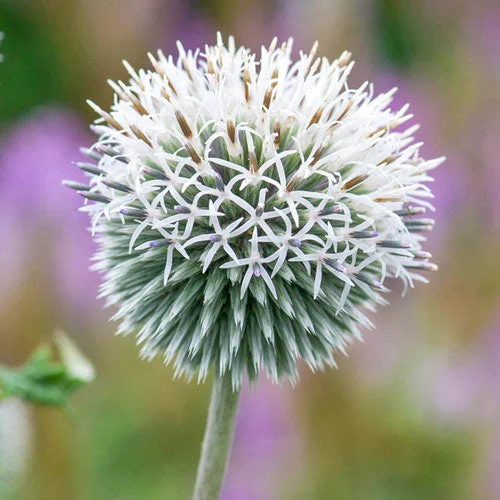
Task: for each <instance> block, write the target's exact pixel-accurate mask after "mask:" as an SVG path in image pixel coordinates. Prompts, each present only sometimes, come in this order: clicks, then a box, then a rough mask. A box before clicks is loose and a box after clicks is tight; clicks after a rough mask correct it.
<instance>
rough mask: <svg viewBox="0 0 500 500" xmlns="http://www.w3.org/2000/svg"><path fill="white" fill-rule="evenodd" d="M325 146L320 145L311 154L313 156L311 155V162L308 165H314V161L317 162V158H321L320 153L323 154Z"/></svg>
mask: <svg viewBox="0 0 500 500" xmlns="http://www.w3.org/2000/svg"><path fill="white" fill-rule="evenodd" d="M325 149H326V148H325V146H320V147H319V148H318V149H317V150H316V151H315V152H314V154H313V157H312V160H311V163H310V164H309V166H310V167H313V166H314V165H316V163H318V161H319V159H320V158H321V155H322V154H323V152H324V151H325Z"/></svg>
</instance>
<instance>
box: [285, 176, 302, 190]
mask: <svg viewBox="0 0 500 500" xmlns="http://www.w3.org/2000/svg"><path fill="white" fill-rule="evenodd" d="M298 182H299V179H298V178H297V176H296V175H294V176H293V177H292V178H291V179H290V182H289V183H288V184H287V185H286V188H285V189H286V192H287V193H290V192H291V191H293V190H294V189H295V186H296V185H297V183H298Z"/></svg>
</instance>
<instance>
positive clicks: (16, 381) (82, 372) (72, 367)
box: [0, 335, 93, 407]
mask: <svg viewBox="0 0 500 500" xmlns="http://www.w3.org/2000/svg"><path fill="white" fill-rule="evenodd" d="M57 342H58V347H59V351H60V356H61V359H62V361H54V360H53V356H52V350H51V349H50V347H49V346H41V347H39V348H38V349H37V350H36V351H35V352H34V353H33V354H32V355H31V357H30V358H29V360H28V361H27V362H26V363H25V364H24V365H23V366H21V367H19V368H8V367H5V366H0V400H1V399H6V398H8V397H19V398H21V399H24V400H25V401H29V402H31V403H36V404H40V405H44V406H61V407H64V406H66V405H67V403H68V399H69V398H70V396H71V395H72V394H73V393H74V392H75V391H76V390H77V389H78V388H80V387H82V386H83V385H85V384H86V383H88V382H90V381H91V380H92V379H93V368H92V366H91V365H90V364H89V362H88V361H87V360H86V359H85V358H83V357H82V356H81V355H80V354H79V353H78V351H76V348H75V347H74V346H73V345H72V344H70V343H69V340H68V339H67V338H66V337H62V336H61V335H59V337H58V339H57Z"/></svg>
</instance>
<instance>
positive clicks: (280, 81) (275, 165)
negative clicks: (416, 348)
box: [67, 35, 442, 389]
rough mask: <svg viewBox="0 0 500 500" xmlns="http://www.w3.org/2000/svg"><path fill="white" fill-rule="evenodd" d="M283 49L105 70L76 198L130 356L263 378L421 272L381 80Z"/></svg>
mask: <svg viewBox="0 0 500 500" xmlns="http://www.w3.org/2000/svg"><path fill="white" fill-rule="evenodd" d="M316 49H317V45H315V46H314V47H313V48H312V50H311V51H310V52H309V53H302V52H300V53H299V56H298V59H297V60H295V61H294V60H293V59H292V40H289V41H287V42H286V43H284V44H282V45H281V46H278V44H277V41H276V40H273V42H272V43H271V45H270V46H269V47H268V48H265V47H263V48H262V50H261V54H260V56H257V55H256V54H253V53H251V52H250V51H249V50H247V49H245V48H238V49H237V48H236V47H235V42H234V39H233V38H229V41H228V44H227V46H225V45H224V44H223V41H222V39H221V37H220V35H219V36H218V40H217V44H216V45H215V46H206V47H205V49H204V50H203V51H200V50H196V51H194V52H192V51H186V50H185V49H184V48H183V46H182V45H181V44H180V43H179V44H178V50H179V56H178V58H177V59H174V58H173V57H172V56H168V57H167V56H165V55H164V54H163V53H162V52H161V51H159V52H158V55H157V56H153V55H151V54H149V57H150V60H151V64H152V67H153V69H152V70H139V71H135V70H134V69H133V68H132V67H131V66H130V65H129V64H128V63H126V62H125V63H124V64H125V67H126V69H127V71H128V73H129V75H130V79H129V81H128V83H125V82H122V81H119V82H112V81H109V84H110V86H111V87H112V89H113V90H114V92H115V99H114V104H113V105H112V107H111V110H110V111H109V112H107V111H104V110H103V109H101V108H100V107H98V106H97V105H96V104H94V103H92V102H90V101H89V104H90V105H91V106H92V108H93V109H94V110H95V111H96V112H97V113H98V115H99V119H98V120H97V121H96V123H95V125H94V126H93V130H94V131H95V133H96V134H97V136H98V139H97V142H96V143H95V144H94V145H93V146H92V147H91V148H90V149H88V150H85V152H86V154H87V155H88V157H89V158H90V161H89V162H87V163H78V164H77V166H78V167H79V168H80V169H82V170H84V171H85V172H87V174H88V176H89V184H88V185H85V184H80V183H74V182H67V185H68V186H69V187H71V188H73V189H76V190H77V191H78V192H79V193H80V194H81V195H82V196H83V197H84V198H85V199H86V200H87V202H90V203H87V204H86V205H85V206H84V208H83V210H85V211H88V212H89V215H90V218H91V223H92V231H93V234H94V235H95V238H96V240H97V242H98V244H99V251H98V253H97V254H96V256H95V260H96V263H95V265H94V268H95V269H96V270H98V271H100V272H101V273H103V284H102V289H101V295H102V296H103V297H106V298H107V304H109V305H116V306H117V308H118V309H117V313H116V314H115V316H114V318H115V319H116V320H119V321H120V327H119V332H120V333H123V334H127V333H132V332H138V341H139V343H140V344H141V345H142V354H143V355H144V356H145V357H147V358H152V357H154V356H156V355H157V354H161V355H163V357H164V360H165V362H166V363H169V362H170V361H172V362H173V363H174V366H175V368H176V372H177V373H178V374H185V375H187V376H189V377H191V376H193V375H195V374H197V375H198V378H199V379H204V378H205V377H206V376H207V374H208V373H209V370H210V369H211V368H212V367H213V368H214V369H215V371H216V373H217V374H219V375H220V376H222V375H225V374H226V375H227V374H228V375H230V378H231V383H232V386H233V388H235V389H237V388H239V387H240V386H241V382H242V379H243V377H244V374H245V373H247V374H248V377H249V378H250V379H251V380H254V379H255V378H256V377H257V376H258V374H259V373H260V372H265V373H266V374H267V376H268V377H270V378H271V379H273V380H275V381H277V380H279V379H280V378H282V377H286V378H288V379H291V380H292V381H293V380H295V379H296V377H297V362H298V360H300V359H302V360H304V361H305V362H306V363H307V365H309V367H310V368H311V369H313V370H316V369H321V368H323V367H324V366H325V365H334V364H335V362H334V358H333V353H334V352H335V351H341V352H344V351H345V349H346V347H347V345H348V344H349V343H350V342H351V341H352V340H353V338H356V337H359V336H360V328H363V327H369V326H370V322H369V320H368V319H367V318H366V316H365V314H364V312H363V311H365V310H374V309H375V307H376V305H377V304H383V303H385V300H384V299H383V297H382V295H381V294H382V292H385V291H386V290H387V288H386V286H385V284H384V283H385V282H386V279H387V278H399V279H401V280H402V281H403V282H404V284H405V286H408V285H409V286H413V283H414V282H415V281H425V279H424V278H423V277H422V276H421V275H420V274H419V271H429V270H434V269H435V268H436V266H435V265H434V264H432V263H431V262H430V261H429V259H430V257H431V256H430V254H428V253H427V252H425V251H423V250H422V247H421V245H422V242H423V241H424V240H425V238H424V235H423V233H425V232H426V231H429V230H431V229H432V227H433V224H434V221H433V220H432V219H430V218H423V217H421V216H422V215H423V214H424V212H425V211H426V210H432V205H431V204H430V202H429V200H430V198H432V194H431V192H430V190H429V188H428V187H427V186H426V185H425V183H426V182H427V181H430V180H431V178H430V177H429V175H428V171H429V170H431V169H432V168H434V167H436V166H437V165H438V164H439V163H441V161H442V159H441V158H439V159H431V160H424V159H423V158H421V157H420V156H419V148H420V146H421V143H418V142H415V140H414V138H413V134H414V132H415V131H416V130H417V128H418V127H417V126H411V127H409V128H406V127H405V126H404V124H405V123H406V122H407V121H408V120H409V119H410V118H411V115H409V114H408V106H404V107H403V108H402V109H399V110H391V109H390V107H389V106H390V103H391V98H392V95H393V93H394V92H395V89H393V90H392V91H390V92H388V93H385V94H380V95H375V94H374V90H373V87H372V86H371V85H370V84H368V83H365V84H363V85H362V86H361V87H359V88H350V87H349V86H348V83H347V78H348V75H349V74H350V72H351V70H352V68H353V62H351V60H350V59H351V54H350V53H349V52H344V53H343V54H341V56H340V57H339V58H338V59H336V60H334V61H333V62H330V61H328V60H327V59H326V58H319V57H316Z"/></svg>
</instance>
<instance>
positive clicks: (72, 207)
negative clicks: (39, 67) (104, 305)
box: [0, 108, 97, 312]
mask: <svg viewBox="0 0 500 500" xmlns="http://www.w3.org/2000/svg"><path fill="white" fill-rule="evenodd" d="M88 142H89V137H88V134H87V132H86V130H85V127H84V126H83V125H82V122H80V120H79V119H78V117H77V116H76V115H74V114H73V113H71V112H70V111H67V110H63V109H56V108H44V109H39V110H37V111H35V112H34V113H33V114H31V115H30V116H28V117H27V118H25V119H24V120H23V121H21V122H20V123H18V124H17V125H15V126H14V127H13V128H12V129H11V130H10V131H9V132H8V133H7V135H6V136H4V137H3V140H2V143H1V146H0V237H1V238H2V241H3V242H4V245H3V249H2V257H1V259H0V269H1V273H2V278H3V279H2V282H1V286H0V293H2V292H6V291H9V290H11V288H12V287H13V286H15V285H16V284H17V283H19V281H20V280H22V279H24V278H26V275H25V273H26V270H27V269H30V262H31V260H30V259H33V258H38V259H40V257H42V258H43V257H46V256H48V261H47V260H45V261H40V260H39V261H38V262H37V266H38V269H40V270H42V271H43V273H44V274H45V276H47V277H48V279H49V283H48V285H49V286H50V287H51V289H53V290H54V291H55V293H56V294H57V299H58V303H59V304H61V305H62V306H66V307H69V308H71V309H73V310H74V312H77V311H78V309H81V308H82V306H84V310H86V306H87V305H89V304H90V303H93V302H94V299H95V295H96V293H97V281H96V278H95V276H94V275H92V274H90V273H88V271H87V267H88V259H89V257H90V255H91V254H92V249H93V247H92V243H91V238H90V237H86V236H85V231H84V230H83V228H85V227H86V226H87V218H86V217H85V214H82V213H79V212H78V211H77V208H78V206H79V204H80V201H79V200H78V197H76V196H74V193H72V192H71V191H70V190H69V189H67V188H65V187H64V186H62V185H61V180H62V179H64V178H65V177H74V168H72V165H71V162H72V160H75V159H78V158H77V157H76V154H77V153H76V152H77V151H78V148H79V147H80V146H82V145H85V144H87V143H88ZM49 235H50V236H49ZM5 242H8V244H6V243H5ZM31 269H33V267H31ZM91 301H92V302H91ZM86 312H88V311H86Z"/></svg>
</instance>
